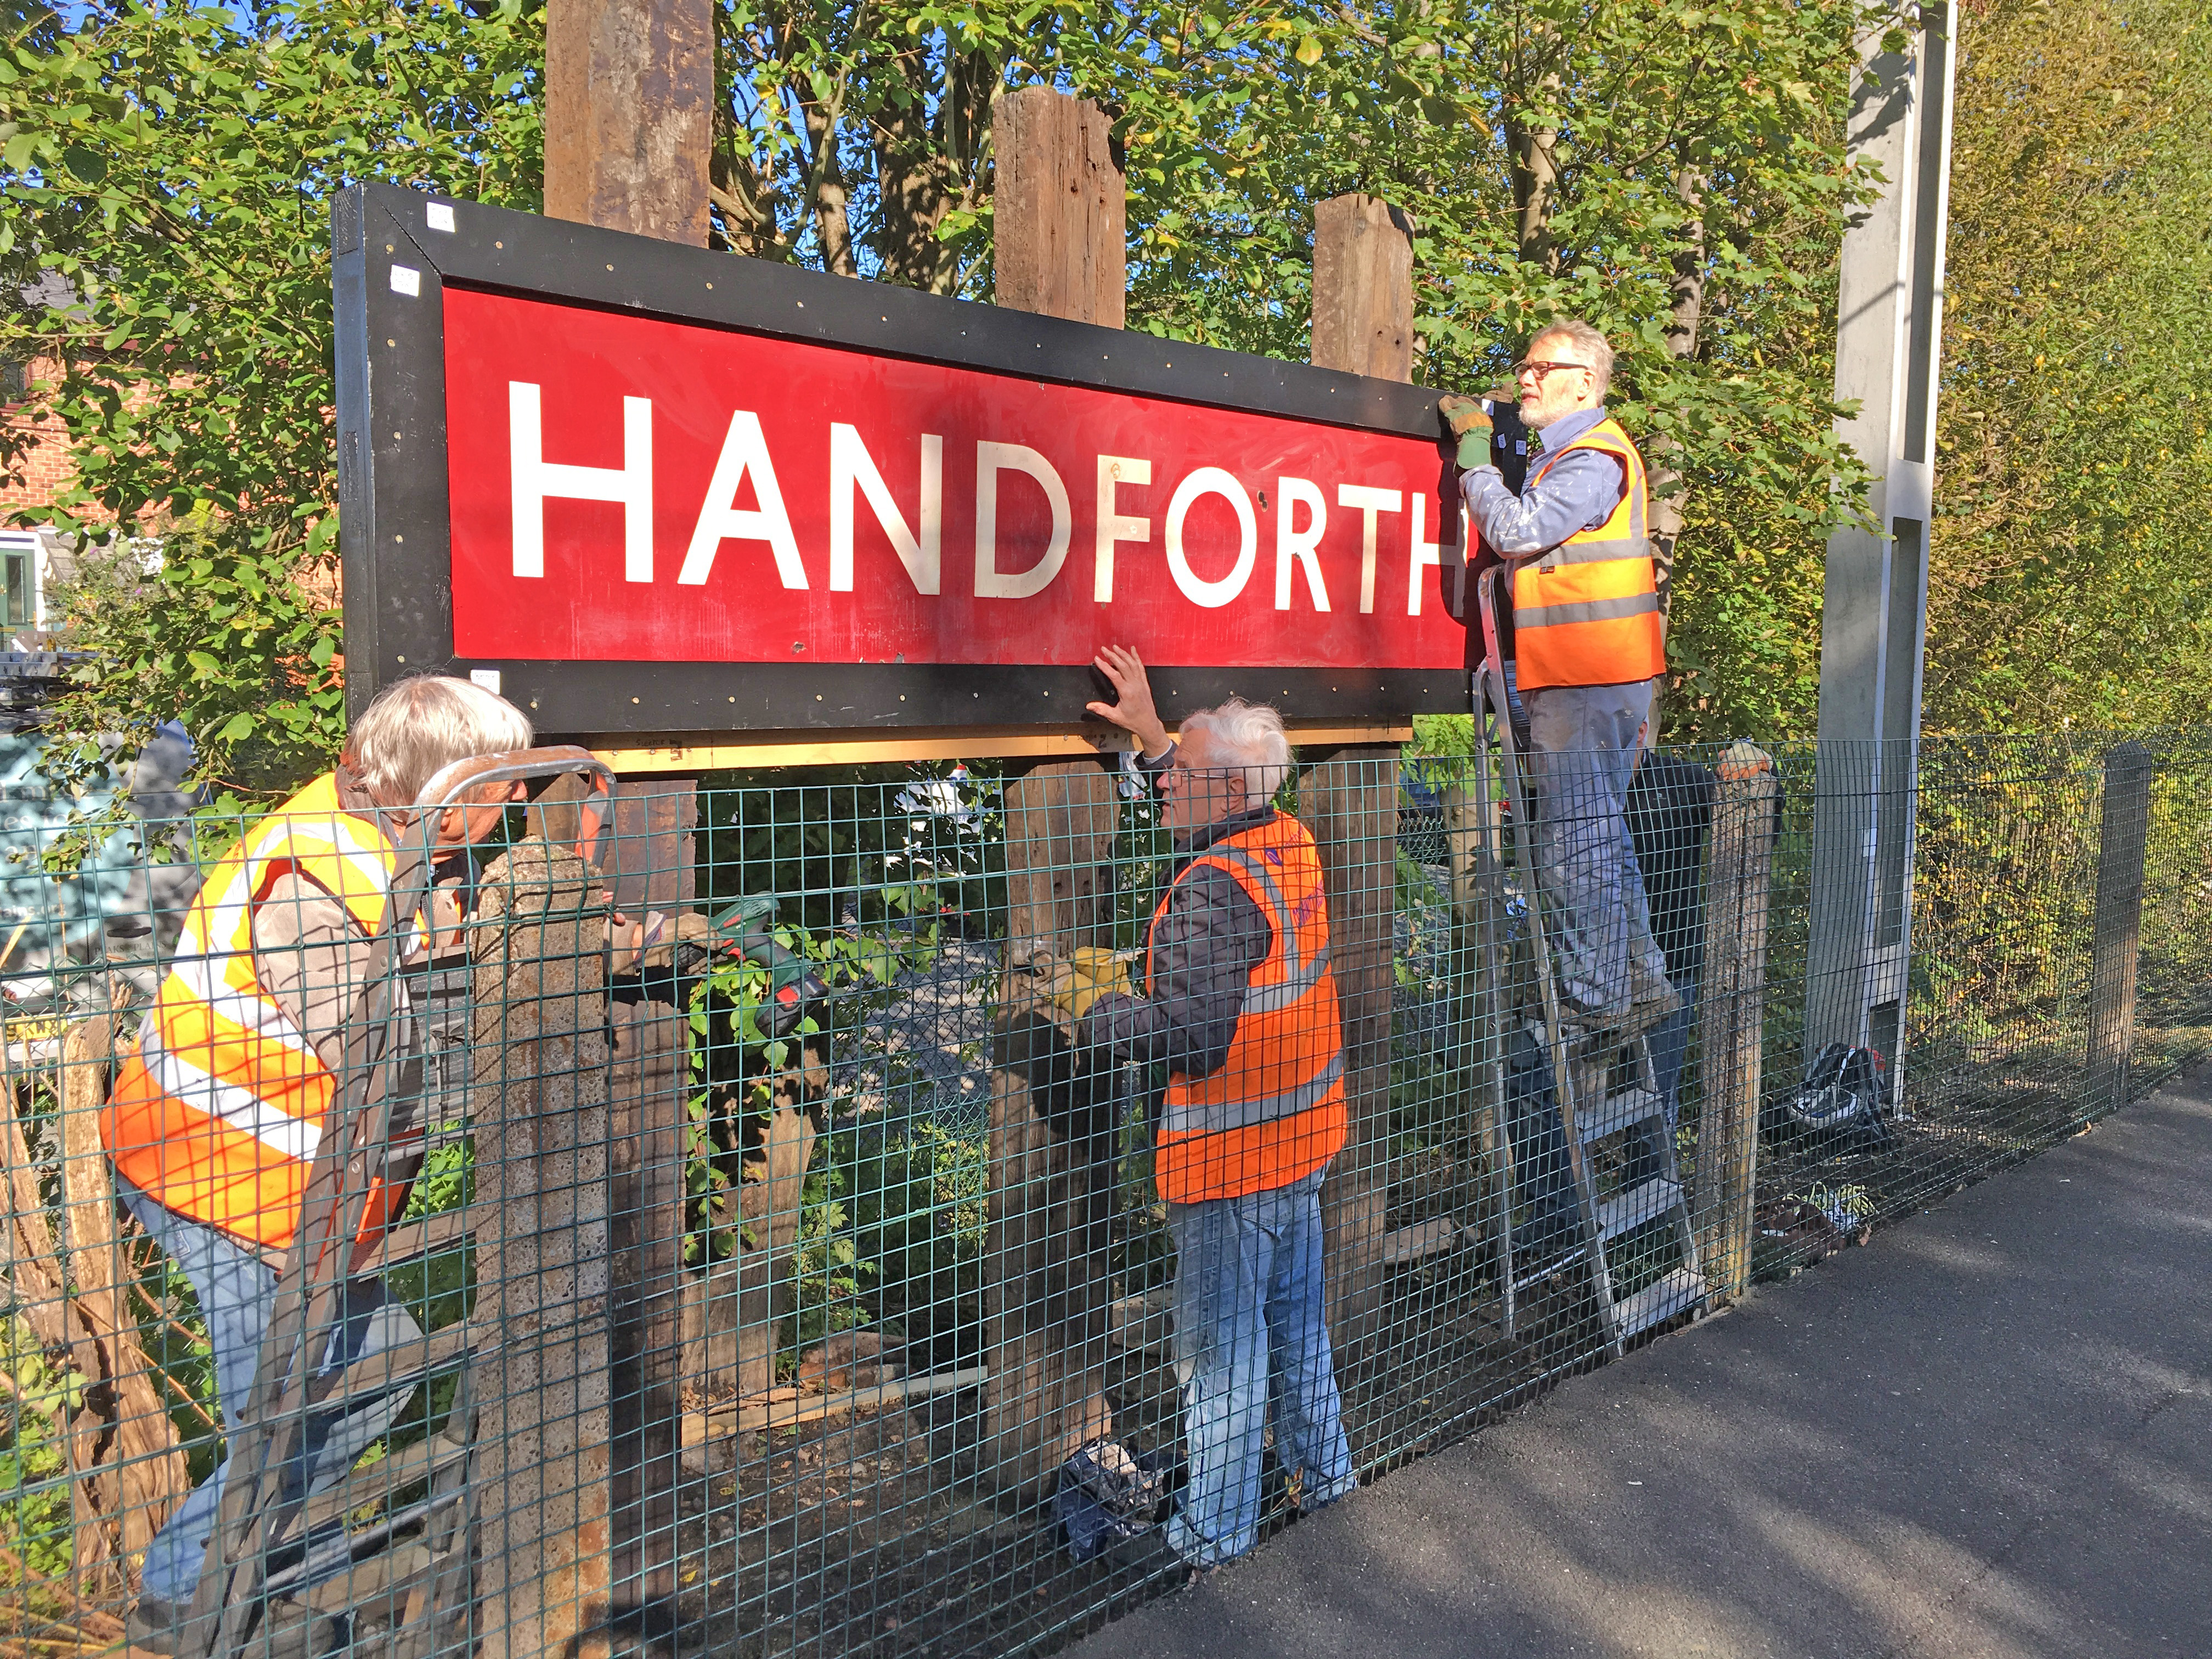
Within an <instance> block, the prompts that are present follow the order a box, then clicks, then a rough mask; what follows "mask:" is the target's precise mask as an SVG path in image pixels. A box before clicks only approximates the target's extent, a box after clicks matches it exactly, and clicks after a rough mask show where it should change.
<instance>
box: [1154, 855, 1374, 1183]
mask: <svg viewBox="0 0 2212 1659" xmlns="http://www.w3.org/2000/svg"><path fill="white" fill-rule="evenodd" d="M1200 865H1212V866H1214V867H1215V868H1217V869H1221V870H1225V871H1227V872H1229V874H1230V875H1231V876H1232V877H1233V878H1235V879H1236V881H1237V884H1238V885H1239V886H1240V887H1242V888H1243V890H1244V891H1245V892H1246V893H1247V894H1248V895H1249V896H1250V897H1251V898H1252V900H1253V902H1255V903H1256V904H1257V905H1259V907H1260V908H1261V911H1262V913H1263V914H1264V915H1266V916H1267V925H1268V927H1269V928H1270V930H1271V932H1272V933H1273V938H1272V939H1271V940H1270V941H1269V944H1268V948H1267V956H1266V957H1265V958H1264V959H1262V961H1261V963H1260V965H1259V966H1258V967H1257V968H1255V969H1254V970H1253V973H1252V978H1251V983H1250V986H1249V988H1248V989H1247V991H1246V993H1245V996H1244V1001H1243V1007H1242V1009H1241V1011H1240V1012H1239V1013H1238V1016H1237V1030H1236V1031H1235V1034H1234V1035H1233V1036H1231V1040H1230V1045H1229V1053H1228V1054H1227V1056H1226V1058H1225V1060H1224V1061H1223V1064H1222V1066H1221V1068H1220V1070H1218V1071H1217V1072H1215V1073H1213V1074H1212V1076H1210V1077H1206V1078H1191V1077H1188V1076H1185V1075H1183V1074H1182V1073H1176V1074H1175V1075H1174V1076H1172V1077H1170V1079H1169V1083H1168V1091H1167V1100H1166V1103H1165V1111H1164V1117H1163V1121H1162V1123H1161V1126H1160V1135H1159V1141H1158V1147H1157V1149H1156V1152H1155V1155H1154V1158H1153V1172H1154V1176H1155V1179H1156V1180H1157V1181H1158V1185H1159V1189H1160V1196H1161V1197H1163V1198H1164V1199H1165V1200H1168V1201H1169V1202H1170V1203H1171V1204H1194V1203H1199V1202H1201V1201H1204V1200H1208V1199H1215V1198H1237V1197H1242V1196H1243V1195H1244V1194H1248V1193H1255V1192H1264V1191H1267V1190H1268V1189H1270V1188H1276V1187H1283V1186H1287V1185H1289V1184H1290V1183H1291V1182H1293V1181H1296V1180H1297V1179H1299V1178H1300V1177H1301V1176H1306V1175H1309V1174H1310V1173H1311V1172H1312V1171H1313V1170H1317V1169H1319V1168H1320V1167H1321V1166H1322V1164H1326V1163H1328V1160H1329V1159H1330V1158H1332V1157H1334V1155H1335V1153H1336V1151H1337V1149H1338V1148H1339V1147H1340V1146H1342V1145H1343V1144H1344V1135H1345V1121H1346V1120H1345V1094H1344V1070H1345V1066H1344V1039H1343V1033H1342V1030H1341V1028H1340V1024H1339V1011H1338V1007H1337V998H1336V980H1335V976H1334V974H1333V973H1332V972H1331V971H1330V969H1329V949H1328V908H1327V906H1326V904H1325V903H1324V902H1323V900H1322V879H1321V859H1320V855H1319V854H1317V853H1316V850H1315V848H1314V843H1313V837H1312V836H1310V835H1309V834H1307V833H1306V829H1305V826H1304V825H1303V824H1301V823H1298V821H1297V819H1296V818H1292V817H1277V818H1275V819H1274V820H1273V821H1272V822H1270V823H1263V824H1261V825H1259V826H1257V827H1256V828H1255V829H1248V830H1245V831H1244V832H1243V833H1242V834H1240V835H1237V836H1232V837H1231V838H1230V839H1229V840H1227V841H1225V842H1221V843H1220V844H1218V845H1217V846H1214V847H1211V848H1207V849H1206V851H1205V852H1204V853H1201V854H1199V855H1198V856H1197V857H1196V858H1194V859H1193V860H1191V862H1190V864H1189V866H1187V867H1186V868H1185V869H1184V870H1183V872H1182V875H1180V876H1178V877H1177V878H1176V879H1177V880H1178V881H1180V880H1182V879H1183V878H1185V877H1188V875H1189V874H1190V872H1191V871H1192V870H1194V869H1196V868H1198V867H1199V866H1200ZM1169 896H1170V898H1171V897H1172V896H1173V890H1172V889H1170V895H1169ZM1167 908H1168V899H1163V900H1162V901H1161V903H1160V906H1159V908H1158V910H1157V911H1155V912H1154V914H1153V918H1152V925H1153V927H1154V928H1155V929H1157V928H1158V926H1159V920H1160V918H1161V917H1162V916H1163V915H1165V914H1166V913H1167Z"/></svg>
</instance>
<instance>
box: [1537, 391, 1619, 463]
mask: <svg viewBox="0 0 2212 1659" xmlns="http://www.w3.org/2000/svg"><path fill="white" fill-rule="evenodd" d="M1605 418H1606V407H1605V405H1604V404H1599V405H1598V406H1597V407H1596V408H1595V409H1585V410H1579V411H1577V413H1575V414H1572V415H1567V416H1561V417H1560V418H1559V419H1558V420H1556V421H1554V422H1552V423H1551V425H1549V426H1547V427H1546V428H1544V429H1543V431H1541V432H1540V433H1539V434H1537V437H1538V438H1539V439H1540V440H1541V442H1542V444H1543V446H1544V453H1545V454H1547V455H1556V454H1558V453H1559V452H1560V451H1561V450H1563V449H1565V447H1567V446H1568V445H1569V444H1571V443H1572V442H1574V441H1575V440H1576V439H1577V438H1579V437H1581V436H1582V435H1583V433H1585V432H1587V431H1589V429H1590V428H1592V427H1594V426H1595V425H1596V424H1597V423H1598V422H1600V421H1602V420H1603V419H1605Z"/></svg>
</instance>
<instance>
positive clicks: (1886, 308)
mask: <svg viewBox="0 0 2212 1659" xmlns="http://www.w3.org/2000/svg"><path fill="white" fill-rule="evenodd" d="M1921 17H1922V27H1921V29H1920V31H1919V33H1918V34H1917V36H1916V37H1915V38H1914V39H1913V40H1912V42H1911V47H1910V48H1909V50H1908V51H1906V52H1899V53H1893V52H1883V51H1882V50H1881V33H1880V31H1878V30H1877V31H1875V32H1873V33H1870V34H1869V36H1868V37H1867V39H1866V40H1865V41H1864V42H1863V46H1862V57H1863V63H1864V64H1865V67H1866V69H1867V70H1869V72H1870V73H1869V79H1867V80H1865V81H1864V82H1862V84H1861V85H1860V86H1859V88H1857V91H1856V92H1855V93H1854V94H1853V100H1852V106H1851V115H1850V149H1851V151H1852V153H1853V155H1857V156H1863V157H1866V158H1868V159H1870V160H1872V161H1876V162H1878V163H1879V164H1880V165H1881V170H1882V175H1883V177H1884V178H1885V179H1887V181H1888V182H1887V185H1886V186H1885V188H1884V190H1883V192H1882V195H1881V198H1880V199H1879V200H1878V201H1876V202H1875V203H1874V204H1872V205H1871V206H1869V208H1867V209H1866V210H1863V212H1862V213H1861V214H1860V215H1859V216H1857V217H1856V218H1854V219H1853V220H1852V222H1850V226H1849V227H1848V228H1846V230H1845V232H1844V246H1843V263H1842V279H1841V282H1840V284H1839V289H1838V321H1837V331H1836V398H1837V400H1838V402H1846V401H1848V402H1855V403H1857V404H1858V413H1857V415H1856V416H1852V417H1850V418H1849V419H1845V420H1839V421H1838V422H1837V423H1836V430H1837V434H1838V436H1840V437H1841V438H1843V439H1844V441H1846V442H1847V443H1849V444H1850V446H1851V447H1852V448H1853V449H1855V450H1857V452H1858V454H1859V456H1860V458H1861V459H1863V460H1864V461H1865V462H1866V464H1867V465H1869V467H1870V468H1872V469H1873V471H1874V472H1875V480H1874V483H1873V486H1872V489H1871V490H1870V493H1869V513H1870V516H1871V517H1872V519H1873V520H1874V521H1875V524H1876V525H1878V526H1881V529H1880V531H1879V532H1875V531H1869V530H1865V529H1861V528H1857V527H1856V526H1854V527H1847V528H1844V529H1842V530H1838V532H1836V533H1835V534H1834V535H1833V536H1832V537H1830V538H1829V539H1828V561H1827V578H1826V585H1825V587H1824V589H1823V593H1822V609H1823V615H1822V623H1821V637H1820V761H1819V764H1818V767H1817V769H1816V773H1815V793H1816V799H1815V803H1814V815H1813V872H1812V875H1813V891H1812V917H1811V921H1812V938H1811V942H1810V951H1809V953H1808V961H1807V976H1808V984H1807V987H1806V1016H1805V1028H1806V1029H1805V1046H1806V1049H1807V1052H1808V1054H1811V1053H1815V1052H1817V1051H1818V1050H1819V1048H1820V1047H1821V1045H1822V1044H1824V1043H1827V1042H1846V1043H1854V1044H1856V1043H1865V1042H1871V1043H1872V1044H1873V1046H1874V1047H1875V1048H1879V1049H1881V1051H1882V1052H1883V1053H1884V1054H1886V1055H1887V1056H1888V1057H1889V1059H1890V1061H1891V1065H1892V1067H1893V1077H1894V1078H1895V1079H1897V1081H1898V1083H1899V1087H1901V1086H1902V1079H1903V1071H1904V1057H1903V1054H1902V1053H1901V1050H1902V1048H1903V1046H1904V1037H1905V985H1906V965H1907V963H1908V962H1909V961H1910V959H1911V937H1912V906H1911V893H1912V835H1913V803H1914V795H1915V790H1916V786H1917V773H1918V764H1919V744H1920V675H1921V663H1922V656H1923V647H1924V646H1925V643H1926V638H1927V618H1928V526H1929V518H1930V508H1931V502H1932V498H1933V495H1934V486H1935V439H1936V380H1937V374H1936V366H1937V362H1938V359H1939V355H1940V347H1941V339H1942V302H1943V236H1944V223H1945V219H1946V216H1947V206H1948V185H1949V175H1950V159H1951V88H1952V76H1953V61H1954V43H1953V41H1952V39H1951V36H1950V33H1949V30H1950V8H1949V7H1948V6H1946V5H1929V6H1925V7H1923V9H1922V11H1921Z"/></svg>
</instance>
